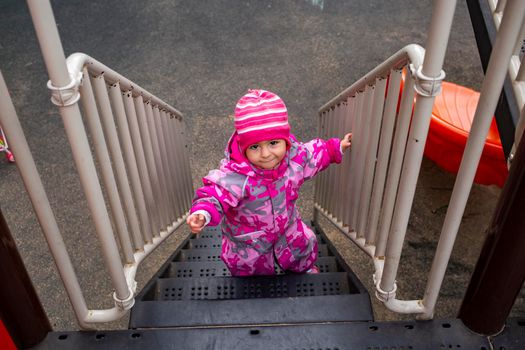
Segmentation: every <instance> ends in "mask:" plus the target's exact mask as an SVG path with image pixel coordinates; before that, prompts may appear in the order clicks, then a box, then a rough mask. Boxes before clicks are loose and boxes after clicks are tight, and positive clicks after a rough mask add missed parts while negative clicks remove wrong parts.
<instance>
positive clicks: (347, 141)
mask: <svg viewBox="0 0 525 350" xmlns="http://www.w3.org/2000/svg"><path fill="white" fill-rule="evenodd" d="M350 147H352V133H348V134H346V135H345V136H344V137H343V139H342V140H341V149H342V150H343V152H344V151H346V150H347V149H348V148H350Z"/></svg>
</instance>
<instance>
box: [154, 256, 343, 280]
mask: <svg viewBox="0 0 525 350" xmlns="http://www.w3.org/2000/svg"><path fill="white" fill-rule="evenodd" d="M315 265H316V266H317V267H318V268H319V271H320V272H321V273H324V272H337V271H341V269H339V268H338V267H337V262H336V260H335V257H333V256H322V257H319V258H318V259H317V262H316V263H315ZM275 273H276V274H283V271H282V270H281V269H280V268H278V267H276V269H275ZM215 276H231V274H230V271H229V270H228V268H227V267H226V265H224V263H223V262H222V260H221V261H205V262H192V261H177V262H172V263H171V264H170V267H169V269H168V270H167V273H166V275H165V276H162V277H215Z"/></svg>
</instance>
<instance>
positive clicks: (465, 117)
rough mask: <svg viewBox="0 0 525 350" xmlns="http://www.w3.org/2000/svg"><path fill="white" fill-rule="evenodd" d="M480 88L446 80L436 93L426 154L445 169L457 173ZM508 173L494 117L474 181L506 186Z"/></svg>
mask: <svg viewBox="0 0 525 350" xmlns="http://www.w3.org/2000/svg"><path fill="white" fill-rule="evenodd" d="M478 100H479V92H477V91H474V90H471V89H468V88H466V87H463V86H460V85H456V84H452V83H448V82H445V81H444V82H443V83H442V93H441V94H440V95H439V96H437V97H436V99H435V102H434V107H433V109H432V119H431V122H430V129H429V132H428V138H427V144H426V146H425V156H426V157H428V158H429V159H431V160H433V161H434V162H436V164H437V165H438V166H439V167H441V168H442V169H444V170H446V171H449V172H452V173H457V172H458V169H459V165H460V163H461V157H462V156H463V151H464V149H465V145H466V143H467V137H468V134H469V131H470V127H471V126H472V119H473V117H474V113H475V111H476V106H477V104H478ZM507 175H508V169H507V165H506V161H505V156H504V153H503V149H502V146H501V141H500V137H499V133H498V128H497V126H496V120H495V119H493V120H492V124H491V126H490V130H489V134H488V135H487V140H486V142H485V147H484V148H483V153H482V155H481V159H480V162H479V166H478V170H477V172H476V176H475V178H474V182H476V183H479V184H484V185H497V186H499V187H503V184H504V183H505V180H506V178H507Z"/></svg>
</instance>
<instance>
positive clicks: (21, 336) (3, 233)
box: [0, 211, 52, 349]
mask: <svg viewBox="0 0 525 350" xmlns="http://www.w3.org/2000/svg"><path fill="white" fill-rule="evenodd" d="M0 280H1V281H2V282H3V283H2V285H3V286H2V287H1V288H0V300H1V302H0V319H1V320H2V322H3V323H4V324H5V326H6V329H7V330H8V331H9V335H10V337H11V339H12V340H13V342H14V343H15V344H16V346H17V347H18V348H20V349H26V348H30V347H33V346H35V345H36V344H38V343H40V342H41V341H42V340H44V338H45V337H46V335H47V333H48V332H51V331H52V329H51V324H50V323H49V320H48V319H47V316H46V313H45V311H44V309H43V308H42V305H41V304H40V301H39V300H38V296H37V294H36V291H35V289H34V288H33V285H32V283H31V279H30V278H29V275H28V274H27V271H26V269H25V267H24V263H23V261H22V258H21V257H20V254H19V253H18V250H17V249H16V244H15V240H14V239H13V236H11V232H10V231H9V227H8V226H7V223H6V221H5V219H4V216H3V214H2V212H1V211H0ZM0 345H1V344H0Z"/></svg>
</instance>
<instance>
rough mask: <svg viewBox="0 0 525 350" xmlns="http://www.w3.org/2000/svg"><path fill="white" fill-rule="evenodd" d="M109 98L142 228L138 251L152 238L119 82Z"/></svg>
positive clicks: (135, 207) (112, 87) (134, 208)
mask: <svg viewBox="0 0 525 350" xmlns="http://www.w3.org/2000/svg"><path fill="white" fill-rule="evenodd" d="M109 96H110V99H111V104H112V106H113V111H114V115H115V120H116V125H117V126H118V127H117V131H118V137H119V140H120V145H121V153H122V154H123V155H124V169H125V170H126V169H127V173H126V174H128V175H129V176H128V181H129V182H128V186H129V185H131V186H130V187H131V188H130V189H131V192H130V194H131V199H132V201H133V206H130V207H132V210H133V211H132V212H133V213H138V219H139V220H138V221H139V225H140V226H139V227H140V228H141V230H140V231H141V233H142V234H141V241H140V242H141V244H140V246H139V247H137V249H143V248H144V242H150V241H151V236H150V235H149V228H150V222H149V217H148V214H147V212H146V201H145V200H144V193H143V192H142V185H141V184H140V178H139V171H138V168H137V160H136V158H135V153H133V143H132V142H131V135H130V132H129V125H128V120H127V117H126V110H125V108H124V101H123V100H122V90H121V89H120V84H119V83H118V82H116V83H115V84H113V85H111V87H110V88H109ZM135 215H136V214H135ZM130 221H131V220H130ZM131 222H132V221H131Z"/></svg>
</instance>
